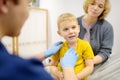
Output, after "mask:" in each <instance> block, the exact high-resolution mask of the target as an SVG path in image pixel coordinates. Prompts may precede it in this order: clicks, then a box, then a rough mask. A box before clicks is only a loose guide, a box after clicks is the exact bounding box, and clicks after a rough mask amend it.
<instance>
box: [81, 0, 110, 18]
mask: <svg viewBox="0 0 120 80" xmlns="http://www.w3.org/2000/svg"><path fill="white" fill-rule="evenodd" d="M94 1H95V0H85V1H84V5H83V8H84V11H85V13H88V6H89V5H90V4H91V3H93V2H94ZM109 12H110V2H109V0H105V6H104V10H103V12H102V13H101V15H100V16H99V17H98V19H104V18H105V17H106V16H107V14H108V13H109Z"/></svg>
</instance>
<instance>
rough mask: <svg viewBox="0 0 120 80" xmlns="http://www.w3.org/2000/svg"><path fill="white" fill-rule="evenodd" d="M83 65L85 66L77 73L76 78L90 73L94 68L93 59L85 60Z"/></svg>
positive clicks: (81, 77)
mask: <svg viewBox="0 0 120 80" xmlns="http://www.w3.org/2000/svg"><path fill="white" fill-rule="evenodd" d="M85 66H86V67H85V68H84V69H83V70H82V71H81V72H80V73H78V74H77V78H78V79H79V80H81V79H84V78H85V77H87V76H88V75H89V74H91V73H92V71H93V69H94V64H93V59H87V60H85Z"/></svg>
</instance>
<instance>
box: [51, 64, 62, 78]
mask: <svg viewBox="0 0 120 80" xmlns="http://www.w3.org/2000/svg"><path fill="white" fill-rule="evenodd" d="M50 72H51V73H52V75H53V77H54V78H55V80H63V73H62V72H60V71H59V70H58V68H57V67H56V66H50Z"/></svg>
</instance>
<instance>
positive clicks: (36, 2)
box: [29, 0, 40, 7]
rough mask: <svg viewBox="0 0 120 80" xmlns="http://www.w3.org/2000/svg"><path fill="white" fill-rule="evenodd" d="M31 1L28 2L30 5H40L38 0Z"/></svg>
mask: <svg viewBox="0 0 120 80" xmlns="http://www.w3.org/2000/svg"><path fill="white" fill-rule="evenodd" d="M30 1H31V2H30V3H29V6H30V7H40V0H30Z"/></svg>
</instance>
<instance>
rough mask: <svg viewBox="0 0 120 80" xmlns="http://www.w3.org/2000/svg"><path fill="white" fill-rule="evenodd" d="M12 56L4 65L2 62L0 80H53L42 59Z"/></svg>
mask: <svg viewBox="0 0 120 80" xmlns="http://www.w3.org/2000/svg"><path fill="white" fill-rule="evenodd" d="M6 58H7V57H6ZM12 58H13V59H10V58H8V59H6V60H5V62H4V63H3V64H2V65H3V66H2V65H1V64H0V66H1V69H0V80H53V78H52V77H51V76H50V75H49V73H47V72H46V71H45V69H44V67H43V64H42V63H41V62H40V61H38V60H36V59H32V60H24V59H21V58H19V57H14V56H12Z"/></svg>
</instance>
